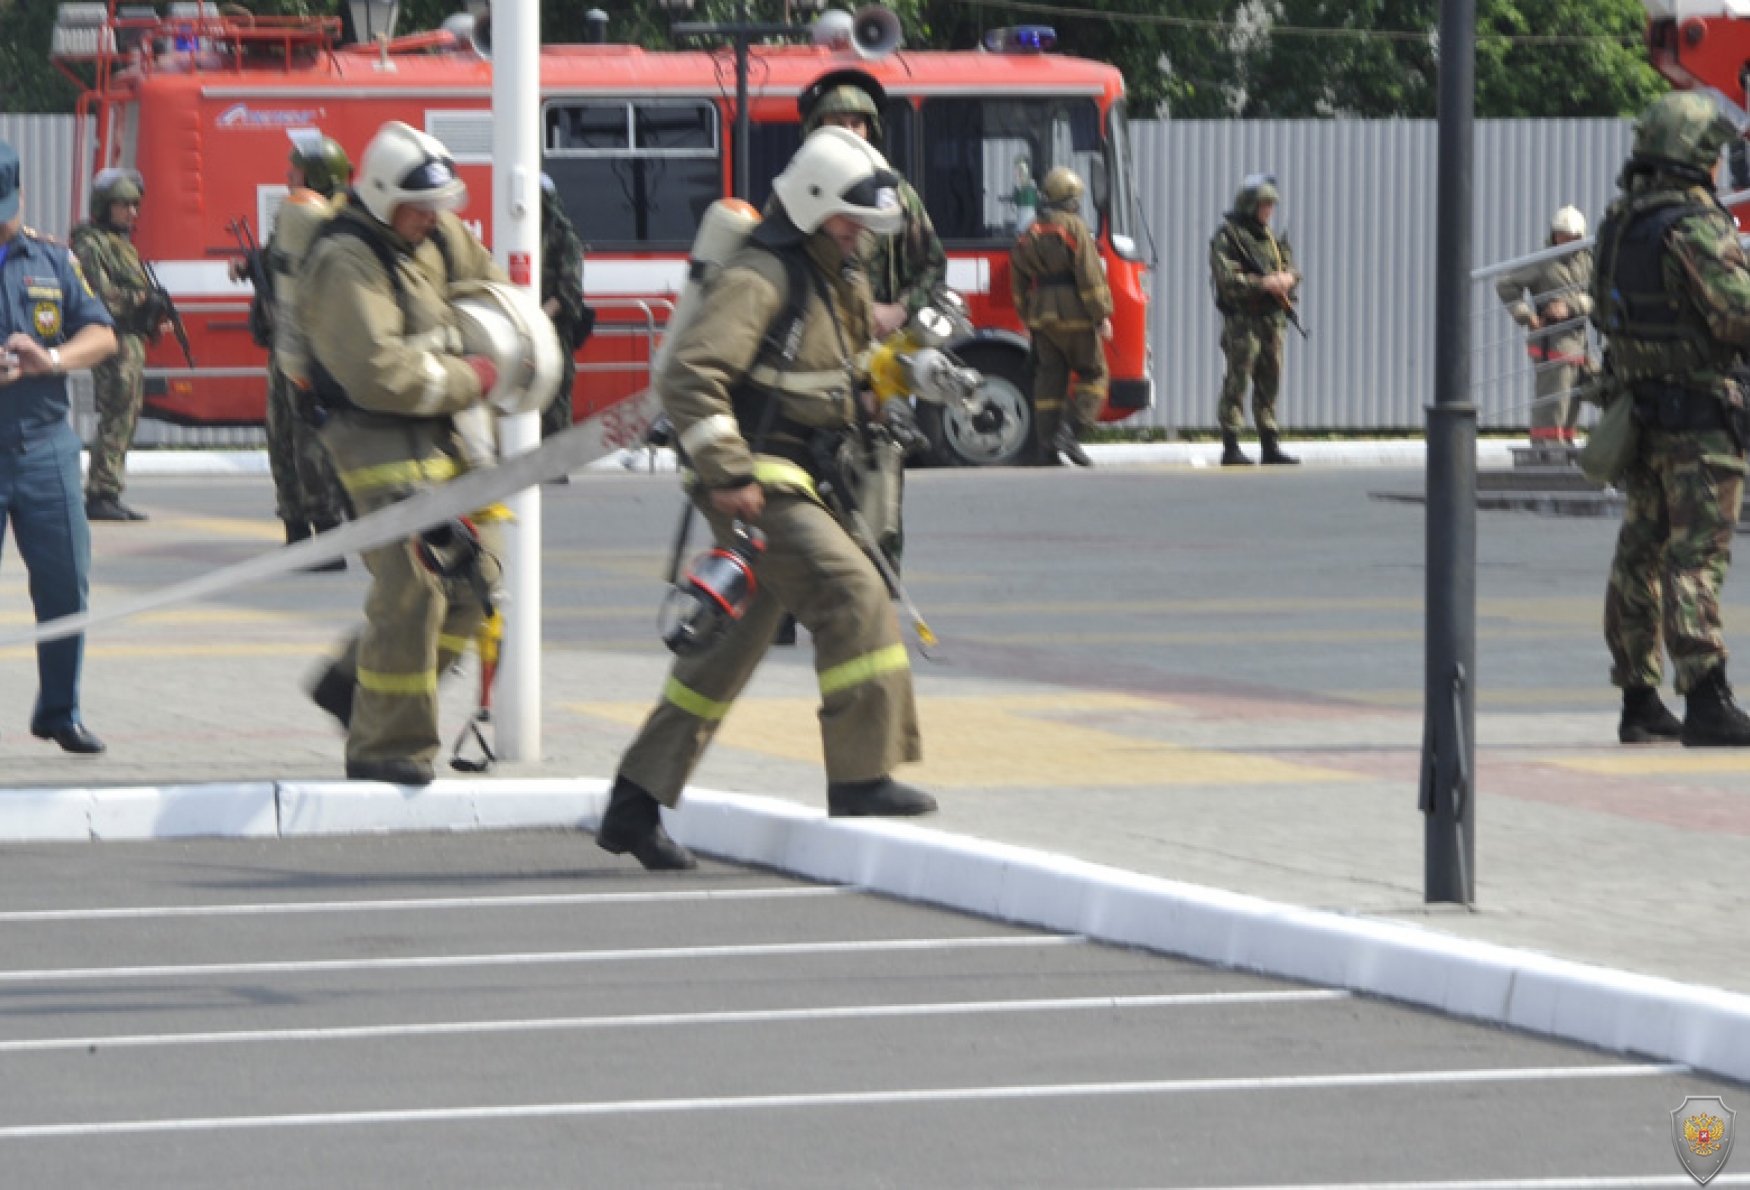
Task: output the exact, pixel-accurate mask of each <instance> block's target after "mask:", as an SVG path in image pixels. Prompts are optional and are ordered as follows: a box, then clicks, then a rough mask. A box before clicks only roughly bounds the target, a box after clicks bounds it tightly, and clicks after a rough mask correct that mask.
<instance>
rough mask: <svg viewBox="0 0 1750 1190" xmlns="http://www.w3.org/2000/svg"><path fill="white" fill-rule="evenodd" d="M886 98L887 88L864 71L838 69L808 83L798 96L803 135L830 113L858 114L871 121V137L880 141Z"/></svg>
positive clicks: (872, 139) (797, 105) (818, 125)
mask: <svg viewBox="0 0 1750 1190" xmlns="http://www.w3.org/2000/svg"><path fill="white" fill-rule="evenodd" d="M886 98H887V94H886V91H885V89H884V88H883V87H882V86H881V84H880V83H878V82H876V81H875V79H874V78H873V77H872V76H870V75H869V74H866V73H865V72H863V71H861V70H835V71H833V72H832V73H831V74H827V75H823V76H821V77H820V78H818V79H815V80H814V82H813V83H811V84H809V86H808V88H807V89H806V90H804V91H803V92H802V94H801V95H798V96H797V97H796V107H797V110H798V111H800V112H801V114H802V135H803V137H804V138H806V137H807V136H808V134H809V133H811V132H813V131H814V130H815V129H816V128H819V127H820V125H821V122H822V121H823V120H824V119H825V117H827V116H836V115H858V116H862V117H863V118H864V119H865V120H867V121H868V123H869V140H870V141H871V142H873V143H875V144H879V143H881V140H882V136H883V133H882V128H881V103H882V101H883V100H885V99H886Z"/></svg>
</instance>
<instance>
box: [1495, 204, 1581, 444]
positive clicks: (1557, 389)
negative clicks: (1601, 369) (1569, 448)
mask: <svg viewBox="0 0 1750 1190" xmlns="http://www.w3.org/2000/svg"><path fill="white" fill-rule="evenodd" d="M1585 238H1586V216H1584V215H1582V214H1581V213H1580V211H1579V209H1578V208H1576V207H1563V208H1562V209H1561V210H1559V211H1557V212H1556V214H1555V218H1554V219H1552V220H1551V221H1550V228H1549V246H1550V247H1552V248H1554V247H1557V246H1559V245H1562V244H1571V243H1573V242H1574V241H1576V240H1582V239H1585ZM1591 283H1592V253H1590V252H1588V251H1586V250H1585V249H1583V248H1582V249H1581V250H1579V251H1578V252H1575V253H1573V254H1572V255H1569V256H1564V257H1561V258H1560V259H1559V260H1545V261H1540V262H1538V263H1536V264H1528V265H1526V266H1524V267H1523V268H1518V269H1514V270H1513V271H1512V272H1510V273H1507V274H1505V275H1503V276H1501V277H1500V278H1498V279H1497V280H1496V281H1495V295H1496V296H1497V297H1499V298H1500V299H1501V304H1502V305H1504V306H1506V307H1507V313H1508V314H1509V315H1511V316H1512V318H1513V321H1514V322H1517V323H1518V324H1519V325H1520V326H1522V327H1524V328H1525V329H1526V330H1528V331H1530V332H1531V333H1530V334H1529V335H1527V336H1526V339H1525V347H1526V350H1527V352H1529V353H1530V355H1531V366H1532V369H1533V372H1534V374H1535V375H1536V377H1537V379H1536V381H1535V383H1534V389H1535V395H1536V400H1535V401H1534V402H1533V403H1532V406H1531V442H1532V445H1534V446H1536V445H1540V444H1541V445H1550V444H1552V443H1558V442H1572V441H1573V440H1574V427H1575V426H1576V425H1577V424H1579V420H1580V400H1579V397H1578V395H1577V393H1576V390H1577V389H1578V388H1579V386H1580V381H1581V379H1582V378H1583V377H1584V376H1585V375H1586V374H1587V373H1588V372H1590V371H1591V368H1592V364H1591V360H1590V359H1589V358H1588V356H1587V353H1586V316H1587V315H1589V314H1590V313H1592V295H1591V294H1590V293H1588V292H1587V288H1588V287H1589V286H1590V285H1591Z"/></svg>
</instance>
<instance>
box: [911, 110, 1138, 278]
mask: <svg viewBox="0 0 1750 1190" xmlns="http://www.w3.org/2000/svg"><path fill="white" fill-rule="evenodd" d="M923 141H924V153H923V157H924V172H923V181H922V184H921V186H920V189H921V190H922V191H923V194H924V200H925V202H926V203H928V205H929V209H930V219H931V221H932V222H933V223H935V225H936V234H937V235H938V236H940V237H941V238H942V242H943V244H945V245H947V246H949V247H953V246H955V245H962V246H974V245H983V244H991V243H995V242H1000V243H1004V244H1007V243H1010V242H1012V241H1013V240H1014V238H1015V235H1016V233H1017V232H1018V231H1019V230H1020V229H1021V227H1022V226H1023V225H1024V224H1025V223H1026V222H1028V221H1030V220H1031V219H1032V217H1033V211H1034V210H1035V209H1036V206H1037V200H1038V190H1037V188H1038V185H1039V183H1040V182H1042V181H1043V180H1044V178H1045V175H1046V174H1047V173H1049V172H1050V171H1051V170H1052V169H1054V168H1055V167H1057V166H1059V165H1067V166H1069V167H1070V168H1071V169H1073V170H1075V171H1076V173H1077V174H1079V175H1081V177H1082V179H1083V180H1084V181H1086V182H1088V183H1089V185H1088V186H1087V187H1086V189H1085V190H1084V191H1083V195H1082V206H1081V215H1082V218H1084V219H1086V220H1087V222H1088V226H1089V227H1091V228H1093V229H1095V231H1096V232H1098V230H1099V229H1100V228H1101V227H1102V226H1103V212H1102V211H1100V210H1099V209H1098V207H1097V206H1096V202H1095V200H1096V197H1097V195H1096V190H1097V189H1098V187H1096V186H1095V185H1093V183H1094V181H1095V180H1096V178H1097V177H1098V176H1103V175H1104V172H1105V164H1104V162H1105V154H1104V147H1103V146H1102V145H1101V143H1100V109H1099V105H1098V104H1097V103H1096V102H1095V101H1094V100H1093V99H1092V98H1082V97H1080V96H1065V97H1053V98H1044V99H1034V98H1026V99H1021V98H988V97H980V96H960V95H955V96H944V97H941V98H930V99H926V100H925V101H924V105H923Z"/></svg>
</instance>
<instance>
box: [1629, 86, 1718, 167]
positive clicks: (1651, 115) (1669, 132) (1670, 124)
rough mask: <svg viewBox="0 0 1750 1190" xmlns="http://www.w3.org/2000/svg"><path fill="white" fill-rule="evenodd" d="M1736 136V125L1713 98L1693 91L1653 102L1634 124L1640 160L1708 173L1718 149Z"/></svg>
mask: <svg viewBox="0 0 1750 1190" xmlns="http://www.w3.org/2000/svg"><path fill="white" fill-rule="evenodd" d="M1737 135H1738V129H1737V127H1736V125H1734V124H1733V123H1732V121H1731V119H1730V118H1728V117H1727V116H1726V114H1725V113H1724V112H1722V111H1721V110H1720V109H1719V107H1718V105H1716V104H1715V103H1714V101H1713V100H1712V99H1710V98H1708V97H1707V96H1706V95H1701V94H1698V93H1696V92H1694V91H1672V92H1671V93H1669V94H1667V95H1661V96H1660V97H1659V98H1658V99H1655V100H1654V101H1653V102H1652V104H1651V105H1650V106H1649V107H1648V108H1647V110H1646V111H1644V112H1642V113H1641V118H1640V119H1639V120H1637V121H1636V122H1635V145H1634V155H1635V157H1636V158H1637V159H1638V160H1641V161H1648V162H1663V163H1667V164H1670V165H1677V166H1682V167H1685V168H1688V169H1692V170H1702V171H1709V170H1712V169H1713V167H1714V163H1715V162H1717V161H1718V160H1719V159H1720V149H1721V147H1722V146H1724V145H1726V144H1728V143H1730V142H1731V141H1732V140H1734V139H1735V138H1736V137H1737Z"/></svg>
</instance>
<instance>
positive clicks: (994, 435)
mask: <svg viewBox="0 0 1750 1190" xmlns="http://www.w3.org/2000/svg"><path fill="white" fill-rule="evenodd" d="M954 354H955V355H957V356H959V357H960V359H961V360H962V361H964V362H965V363H966V365H967V366H968V367H972V368H977V369H978V370H979V371H980V372H982V373H984V385H983V386H982V387H981V388H980V389H979V390H978V395H979V397H980V398H981V399H982V400H983V401H984V408H985V409H986V410H987V412H985V413H982V414H980V415H978V416H977V417H973V416H970V415H968V414H966V413H963V412H962V411H960V410H959V409H953V408H948V407H945V406H941V405H931V404H927V403H924V402H921V401H920V402H919V403H918V422H919V424H920V426H921V427H922V429H923V431H924V432H925V433H926V434H928V435H929V436H930V444H931V446H932V447H933V452H932V453H933V454H934V457H935V460H936V461H937V462H938V463H940V464H942V465H943V466H946V467H1008V466H1016V465H1019V464H1021V463H1025V462H1026V461H1027V459H1028V458H1029V457H1030V456H1031V455H1032V453H1033V399H1032V397H1031V395H1030V392H1031V389H1032V383H1031V378H1030V377H1029V376H1027V374H1026V371H1027V368H1026V359H1025V357H1024V356H1022V355H1021V353H1020V352H1018V351H1015V350H1013V349H1012V348H1007V347H999V346H995V345H987V344H968V345H967V346H964V347H960V348H957V349H956V350H955V353H954Z"/></svg>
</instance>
